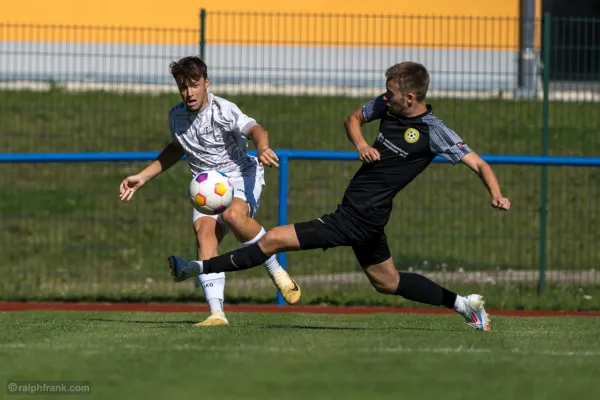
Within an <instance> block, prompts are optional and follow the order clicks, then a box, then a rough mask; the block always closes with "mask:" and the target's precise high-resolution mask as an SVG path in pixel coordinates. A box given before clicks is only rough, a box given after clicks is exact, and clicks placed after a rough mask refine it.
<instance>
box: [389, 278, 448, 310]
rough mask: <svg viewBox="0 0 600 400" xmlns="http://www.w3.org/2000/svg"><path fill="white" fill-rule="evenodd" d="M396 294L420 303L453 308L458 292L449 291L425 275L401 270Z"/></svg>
mask: <svg viewBox="0 0 600 400" xmlns="http://www.w3.org/2000/svg"><path fill="white" fill-rule="evenodd" d="M396 294H397V295H398V296H402V297H404V298H405V299H408V300H413V301H418V302H419V303H425V304H431V305H434V306H444V307H448V308H450V309H452V308H453V307H454V302H455V301H456V293H453V292H451V291H449V290H448V289H445V288H443V287H441V286H440V285H438V284H437V283H435V282H433V281H432V280H430V279H429V278H426V277H424V276H423V275H419V274H414V273H412V272H400V284H399V285H398V289H396Z"/></svg>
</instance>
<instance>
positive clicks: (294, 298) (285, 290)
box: [269, 267, 302, 305]
mask: <svg viewBox="0 0 600 400" xmlns="http://www.w3.org/2000/svg"><path fill="white" fill-rule="evenodd" d="M269 277H270V278H271V280H272V281H273V283H274V284H275V286H277V289H279V292H280V293H281V295H282V296H283V298H284V299H285V301H286V303H288V304H291V305H294V304H297V303H298V302H299V301H300V298H301V297H302V291H301V290H300V286H298V284H297V283H296V281H294V280H293V279H292V277H291V276H290V274H288V272H287V271H286V270H284V269H283V268H281V267H279V268H278V269H277V271H276V272H274V273H273V275H271V274H269Z"/></svg>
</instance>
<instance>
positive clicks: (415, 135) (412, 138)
mask: <svg viewBox="0 0 600 400" xmlns="http://www.w3.org/2000/svg"><path fill="white" fill-rule="evenodd" d="M419 136H420V134H419V131H418V130H416V129H415V128H408V129H407V130H406V131H405V132H404V140H406V141H407V142H408V143H415V142H416V141H417V140H419Z"/></svg>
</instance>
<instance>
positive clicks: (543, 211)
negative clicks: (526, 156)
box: [538, 12, 552, 295]
mask: <svg viewBox="0 0 600 400" xmlns="http://www.w3.org/2000/svg"><path fill="white" fill-rule="evenodd" d="M551 32H552V19H551V17H550V13H549V12H546V13H544V99H543V102H542V156H547V155H548V129H549V123H550V121H548V118H549V117H548V116H549V90H550V55H551V52H550V42H551V41H550V34H551ZM547 198H548V166H547V165H542V177H541V193H540V278H539V281H538V294H540V295H541V294H543V293H544V291H545V289H546V261H547V259H546V257H547V250H548V249H547V240H546V238H547V235H548V232H547V230H548V208H547V207H548V204H547Z"/></svg>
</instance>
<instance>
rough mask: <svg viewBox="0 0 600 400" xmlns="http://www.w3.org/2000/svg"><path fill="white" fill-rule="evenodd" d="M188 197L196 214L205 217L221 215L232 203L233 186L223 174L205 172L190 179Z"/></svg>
mask: <svg viewBox="0 0 600 400" xmlns="http://www.w3.org/2000/svg"><path fill="white" fill-rule="evenodd" d="M188 197H189V199H190V201H191V202H192V205H193V206H194V208H195V209H196V210H198V212H200V213H202V214H207V215H216V214H221V213H222V212H223V211H225V210H227V208H229V206H230V205H231V202H232V201H233V186H232V185H231V182H230V181H229V178H228V177H227V175H225V174H224V173H223V172H221V171H218V170H215V171H206V172H202V173H200V174H198V175H197V176H196V177H194V179H192V181H191V182H190V187H189V189H188Z"/></svg>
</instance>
